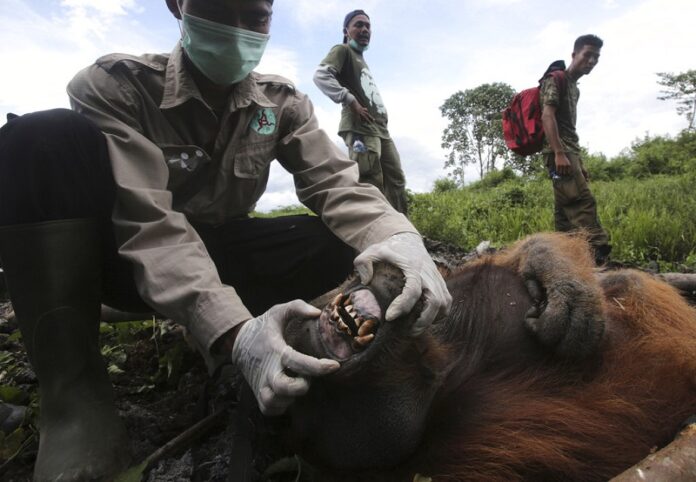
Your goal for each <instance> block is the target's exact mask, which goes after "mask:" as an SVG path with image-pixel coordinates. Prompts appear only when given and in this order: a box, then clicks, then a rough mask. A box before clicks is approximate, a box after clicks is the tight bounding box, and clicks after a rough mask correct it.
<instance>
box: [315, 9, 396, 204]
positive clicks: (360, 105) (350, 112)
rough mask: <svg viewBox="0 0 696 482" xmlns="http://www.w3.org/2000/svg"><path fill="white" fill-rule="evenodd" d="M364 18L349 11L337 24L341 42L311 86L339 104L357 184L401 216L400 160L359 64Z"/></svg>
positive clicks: (365, 37) (365, 36)
mask: <svg viewBox="0 0 696 482" xmlns="http://www.w3.org/2000/svg"><path fill="white" fill-rule="evenodd" d="M370 27H371V26H370V17H368V15H367V14H366V13H365V12H364V11H363V10H353V11H352V12H350V13H348V14H347V15H346V17H345V19H344V21H343V43H342V44H339V45H335V46H334V47H333V48H332V49H331V51H330V52H329V54H328V55H327V56H326V58H324V60H322V61H321V64H320V65H319V67H318V68H317V70H316V72H315V74H314V83H315V84H316V85H317V87H319V89H320V90H321V91H322V92H323V93H324V94H326V95H327V96H328V97H329V98H330V99H331V100H333V101H334V102H336V103H341V104H342V105H343V111H342V112H341V123H340V125H339V128H338V134H339V135H340V136H341V137H343V139H344V141H345V143H346V145H347V146H348V151H349V154H350V158H351V159H352V160H354V161H356V162H357V163H358V167H359V169H360V181H361V182H367V183H370V184H373V185H374V186H377V187H378V188H379V189H380V190H381V191H382V192H383V193H384V195H385V196H386V198H387V199H388V200H389V202H390V203H391V205H392V206H394V208H395V209H396V210H397V211H399V212H401V213H404V214H407V210H408V206H407V201H406V178H405V176H404V171H403V169H402V168H401V158H400V157H399V152H398V151H397V150H396V146H395V145H394V141H392V139H391V136H390V135H389V131H388V130H387V109H386V108H385V107H384V103H383V102H382V97H381V96H380V94H379V90H378V89H377V85H376V84H375V81H374V79H373V77H372V74H371V73H370V69H369V67H368V66H367V63H366V62H365V59H364V57H363V53H364V52H365V50H367V48H368V46H369V45H370V37H371V30H370Z"/></svg>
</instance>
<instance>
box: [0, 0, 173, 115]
mask: <svg viewBox="0 0 696 482" xmlns="http://www.w3.org/2000/svg"><path fill="white" fill-rule="evenodd" d="M45 10H46V11H39V10H35V9H33V8H31V7H30V4H29V3H28V2H26V1H22V0H3V1H2V5H1V6H0V58H1V59H2V63H3V65H5V66H9V67H8V68H4V69H3V74H2V75H0V115H2V119H3V120H4V117H5V114H6V113H7V112H10V111H14V112H16V113H18V114H23V113H27V112H31V111H34V110H41V109H48V108H54V107H67V106H68V99H67V95H66V94H65V86H66V85H67V83H68V82H69V81H70V79H71V78H72V77H73V76H74V75H75V73H76V72H77V71H78V70H80V69H81V68H83V67H86V66H87V65H89V64H91V63H92V62H94V61H95V60H96V59H97V58H98V57H99V56H101V55H103V54H105V53H108V52H113V51H122V52H141V51H148V50H159V48H157V46H156V44H155V42H153V40H151V39H149V38H148V37H147V36H145V35H143V34H141V33H138V31H139V30H138V29H137V27H136V28H133V25H132V20H131V19H129V14H130V13H132V12H134V11H136V10H138V11H139V7H137V5H136V2H135V1H134V0H127V1H122V2H110V1H107V0H101V1H87V0H65V1H63V2H61V4H60V7H59V9H58V10H56V11H50V9H45ZM172 21H174V20H173V19H172ZM168 48H170V47H168Z"/></svg>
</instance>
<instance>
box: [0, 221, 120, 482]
mask: <svg viewBox="0 0 696 482" xmlns="http://www.w3.org/2000/svg"><path fill="white" fill-rule="evenodd" d="M0 257H1V258H2V264H3V268H4V270H5V276H6V278H7V284H8V288H9V292H10V299H11V301H12V305H13V307H14V310H15V314H16V316H17V320H18V323H19V327H20V331H21V332H22V338H23V340H24V345H25V347H26V349H27V352H28V355H29V360H30V362H31V364H32V366H33V367H34V371H35V372H36V376H37V378H38V380H39V390H40V410H41V412H40V420H39V425H40V437H39V452H38V455H37V458H36V464H35V467H34V480H35V481H39V482H43V481H48V480H61V481H64V480H65V481H78V480H80V481H82V480H108V479H110V478H112V477H113V475H115V474H117V473H119V472H121V471H122V470H123V469H125V468H126V467H127V465H128V463H129V461H130V455H129V454H130V451H129V446H128V438H127V435H126V431H125V428H124V426H123V423H122V422H121V420H120V419H119V417H118V414H117V412H116V407H115V405H114V396H113V389H112V386H111V382H110V380H109V376H108V373H107V371H106V365H105V363H104V360H103V358H102V356H101V353H100V350H99V313H100V307H101V303H100V299H101V269H102V268H101V266H102V258H101V241H100V234H99V229H98V225H97V223H96V222H95V221H93V220H89V219H75V220H61V221H51V222H46V223H37V224H25V225H17V226H6V227H2V228H0Z"/></svg>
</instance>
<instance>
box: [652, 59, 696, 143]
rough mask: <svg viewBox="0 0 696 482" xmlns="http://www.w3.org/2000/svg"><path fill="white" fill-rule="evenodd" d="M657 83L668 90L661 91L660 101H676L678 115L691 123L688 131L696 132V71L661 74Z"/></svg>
mask: <svg viewBox="0 0 696 482" xmlns="http://www.w3.org/2000/svg"><path fill="white" fill-rule="evenodd" d="M657 76H658V77H659V78H660V80H658V81H657V83H658V84H660V85H661V86H663V87H666V88H667V89H666V90H663V91H661V92H662V94H663V95H661V96H658V99H660V100H676V101H677V113H678V114H679V115H685V116H686V120H688V121H689V127H687V128H686V129H687V130H690V131H692V130H696V118H695V116H694V114H696V70H687V71H686V72H682V73H680V74H672V73H670V72H659V73H658V74H657Z"/></svg>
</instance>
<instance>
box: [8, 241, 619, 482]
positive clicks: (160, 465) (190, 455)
mask: <svg viewBox="0 0 696 482" xmlns="http://www.w3.org/2000/svg"><path fill="white" fill-rule="evenodd" d="M427 246H428V249H429V250H430V252H431V254H432V256H433V258H434V259H435V261H436V262H437V263H438V264H440V265H442V266H445V267H450V268H451V267H453V266H456V265H458V264H461V263H462V262H463V261H465V260H467V259H469V258H471V257H475V253H466V252H463V251H461V250H460V249H458V248H456V247H454V246H451V245H447V244H444V243H439V242H435V241H428V243H427ZM480 248H481V250H483V251H485V250H486V246H485V245H483V246H481V247H480ZM617 265H619V264H617ZM16 328H17V327H16V322H15V320H14V318H13V313H12V310H11V306H10V304H9V302H8V301H7V299H4V300H0V388H2V386H11V387H14V388H15V389H19V392H20V393H19V394H17V393H14V397H15V399H16V400H15V401H16V402H17V403H20V404H22V405H25V406H28V407H29V411H28V415H27V417H26V420H25V423H24V425H23V427H22V428H21V429H20V430H21V438H22V440H21V443H15V445H12V443H11V441H10V442H8V438H7V437H5V440H4V444H5V453H4V454H3V453H2V452H0V479H1V480H4V481H8V482H10V481H14V482H25V481H30V480H31V472H32V464H33V460H34V458H35V456H36V450H37V447H38V444H37V435H38V432H37V430H36V428H35V426H34V421H35V420H36V406H37V403H36V378H35V376H34V374H33V371H32V370H31V367H30V365H29V364H28V362H27V360H26V357H25V355H24V350H23V349H22V347H21V344H20V342H19V341H18V340H17V339H16V338H17V335H16V333H15V332H16ZM102 343H103V346H104V348H103V351H104V353H105V357H106V359H107V361H108V363H109V365H110V372H111V377H112V381H113V384H114V387H115V391H116V401H117V406H118V410H119V411H120V415H121V417H122V418H123V420H124V421H125V423H126V425H127V429H128V432H129V434H130V437H131V442H132V452H133V465H137V463H140V462H142V461H144V460H146V458H147V457H150V456H152V454H154V453H156V451H157V450H158V449H161V448H162V447H165V446H166V444H168V443H169V442H171V441H172V440H175V439H176V438H177V437H181V436H182V434H183V436H184V440H180V441H179V442H176V443H174V447H170V448H168V449H166V450H165V451H164V453H163V454H160V455H159V456H156V457H155V458H154V459H153V460H151V462H150V463H149V464H148V467H147V468H146V469H145V470H144V476H143V478H142V480H147V481H235V482H251V481H256V480H267V481H277V482H281V481H308V480H312V479H313V478H312V476H311V469H310V468H308V467H306V466H303V467H302V468H301V470H300V469H299V465H298V461H297V460H296V459H295V458H294V456H293V454H292V453H290V452H289V451H288V450H287V449H285V448H284V446H283V443H282V437H281V435H280V434H281V433H282V428H283V419H282V418H281V419H277V420H274V421H270V422H269V421H268V420H264V419H263V418H262V417H261V416H260V414H259V413H258V411H257V410H256V409H255V404H254V401H253V397H252V395H251V394H250V393H249V392H247V391H245V390H246V389H245V388H243V384H242V383H241V379H240V376H239V374H237V373H235V372H234V371H233V369H232V368H231V367H226V368H225V370H223V373H221V374H217V375H216V376H215V377H213V378H211V377H209V376H208V374H207V372H206V369H205V366H204V364H203V361H202V359H201V357H200V356H199V355H198V354H197V353H196V352H194V351H193V350H192V349H191V348H190V347H189V345H188V344H187V343H186V341H185V336H184V334H183V332H182V330H181V329H180V328H178V327H176V326H175V325H173V324H172V323H171V322H169V321H168V320H139V321H137V322H135V323H118V324H114V325H109V326H107V325H105V326H104V327H103V330H102ZM206 417H208V419H207V421H205V422H203V426H202V428H200V430H198V431H196V430H195V426H196V424H197V423H199V422H201V420H206ZM192 427H194V428H193V429H192ZM1 436H2V435H1V434H0V437H1ZM15 436H18V435H17V434H15ZM187 437H188V438H187ZM0 442H2V439H0ZM15 442H16V441H15ZM2 445H3V444H1V443H0V447H1V446H2ZM8 447H10V448H12V450H8ZM14 449H16V450H14ZM3 458H4V460H3ZM300 472H301V473H300ZM131 480H140V479H139V478H138V477H137V476H136V477H135V478H133V479H131Z"/></svg>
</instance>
